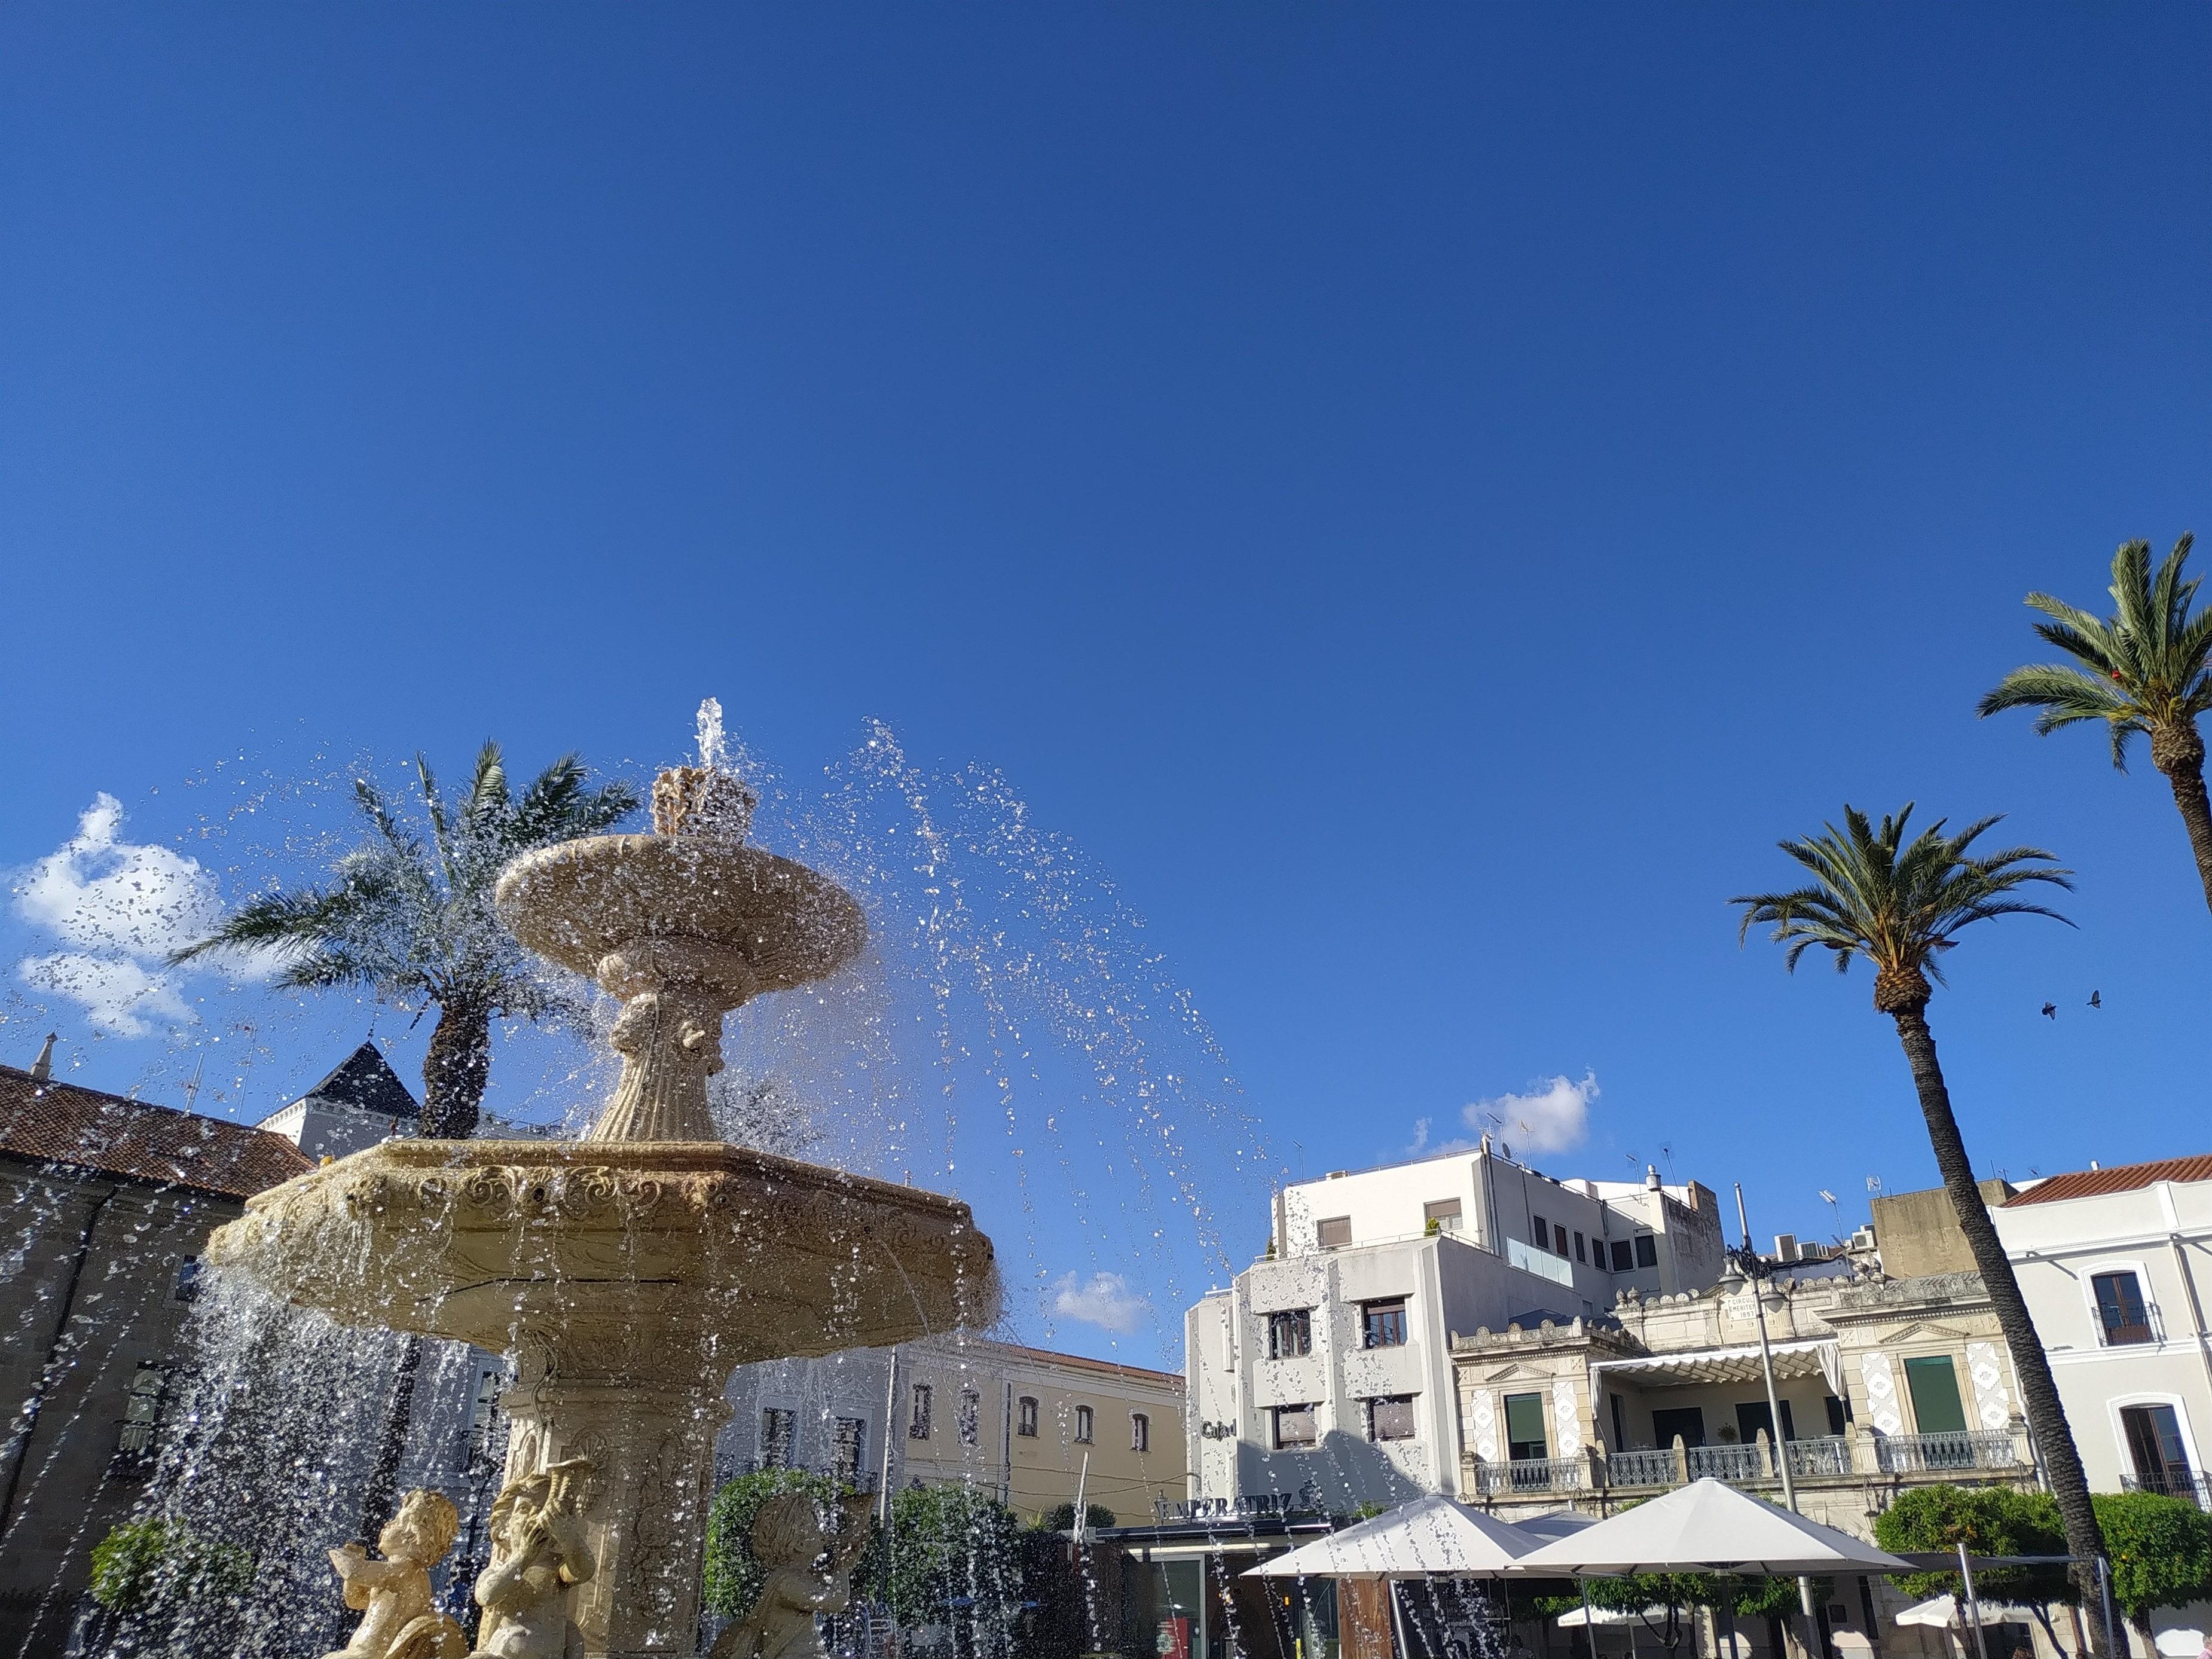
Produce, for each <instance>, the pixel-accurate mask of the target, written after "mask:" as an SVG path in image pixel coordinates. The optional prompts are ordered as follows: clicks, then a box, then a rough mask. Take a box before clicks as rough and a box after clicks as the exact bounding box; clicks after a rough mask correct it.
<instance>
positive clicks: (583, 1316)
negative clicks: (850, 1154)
mask: <svg viewBox="0 0 2212 1659" xmlns="http://www.w3.org/2000/svg"><path fill="white" fill-rule="evenodd" d="M208 1254H209V1259H210V1261H213V1262H216V1263H220V1264H223V1265H230V1266H236V1267H242V1268H244V1269H246V1271H248V1272H250V1273H252V1275H253V1276H254V1277H255V1278H256V1279H258V1280H259V1281H260V1282H261V1283H262V1284H263V1285H266V1286H267V1287H268V1288H270V1290H271V1291H275V1292H276V1294H278V1295H280V1296H283V1297H284V1298H285V1299H286V1300H288V1301H290V1302H293V1303H295V1304H301V1305H303V1306H307V1307H313V1308H319V1309H321V1310H325V1311H326V1312H328V1313H330V1314H331V1315H332V1316H334V1317H336V1318H337V1319H338V1320H339V1321H340V1322H343V1323H348V1324H368V1325H381V1326H385V1327H387V1328H392V1329H396V1330H401V1331H408V1332H412V1333H416V1334H421V1335H426V1336H439V1337H447V1338H451V1339H454V1340H462V1341H467V1342H473V1343H476V1344H477V1346H482V1347H486V1348H490V1349H493V1350H495V1351H514V1350H518V1349H520V1350H527V1349H530V1348H532V1347H538V1348H547V1347H550V1348H557V1349H560V1350H562V1352H566V1353H568V1355H570V1356H571V1358H572V1361H574V1362H576V1363H580V1364H581V1366H582V1368H583V1369H585V1370H590V1371H592V1372H595V1373H599V1374H601V1375H622V1374H643V1373H646V1372H649V1371H653V1370H657V1369H659V1368H662V1367H663V1366H665V1364H667V1363H668V1362H669V1361H671V1360H672V1359H675V1358H677V1357H678V1355H680V1354H683V1353H696V1352H707V1353H710V1354H711V1355H712V1356H713V1357H714V1362H715V1363H716V1364H719V1365H720V1366H721V1367H724V1368H726V1367H727V1366H728V1365H730V1364H738V1363H743V1362H745V1361H748V1360H755V1359H765V1358H778V1357H781V1356H784V1355H809V1354H821V1353H829V1352H836V1351H837V1350H839V1349H842V1348H849V1347H875V1346H887V1345H889V1344H891V1343H895V1342H902V1341H907V1340H911V1339H913V1338H915V1337H919V1336H922V1335H926V1334H930V1333H932V1332H939V1331H945V1330H948V1329H950V1328H953V1327H954V1326H956V1325H966V1326H969V1327H975V1326H981V1325H987V1324H989V1323H990V1322H992V1321H993V1320H994V1318H995V1317H996V1316H997V1313H998V1309H999V1296H1000V1287H999V1282H998V1278H997V1274H996V1271H995V1268H994V1261H993V1254H992V1249H991V1243H990V1241H989V1239H988V1238H987V1237H985V1236H984V1235H983V1234H981V1233H980V1232H978V1231H976V1229H975V1222H974V1219H973V1218H972V1217H971V1215H970V1214H969V1208H968V1206H966V1205H965V1204H963V1203H961V1202H959V1201H958V1200H953V1199H949V1198H945V1197H941V1196H939V1195H938V1194H933V1193H927V1192H921V1191H918V1190H916V1189H915V1188H910V1187H902V1186H896V1185H893V1184H891V1183H890V1182H881V1181H873V1180H869V1179H867V1178H866V1177H863V1176H852V1175H847V1174H844V1173H842V1171H838V1170H828V1169H823V1168H821V1167H819V1166H817V1165H814V1164H801V1163H797V1162H794V1161H793V1160H791V1159H788V1158H776V1157H774V1156H771V1155H769V1154H768V1153H764V1152H753V1151H750V1150H748V1149H746V1148H743V1147H738V1146H727V1145H723V1144H720V1143H716V1142H653V1141H638V1142H628V1143H622V1142H607V1141H592V1142H575V1141H540V1140H504V1141H501V1140H466V1141H440V1140H389V1141H386V1142H385V1143H384V1144H382V1145H381V1146H374V1147H371V1148H370V1149H368V1151H366V1152H356V1153H355V1154H354V1155H353V1156H352V1157H350V1158H343V1159H341V1160H339V1161H338V1162H337V1163H335V1164H330V1165H327V1166H326V1167H325V1168H323V1169H320V1170H314V1171H312V1172H311V1173H309V1174H307V1175H304V1176H297V1177H295V1179H293V1180H291V1181H289V1182H285V1183H284V1184H283V1186H280V1187H275V1188H270V1190H269V1191H267V1192H265V1193H263V1194H259V1195H258V1197H255V1198H253V1199H252V1200H248V1202H247V1205H246V1213H245V1215H243V1216H242V1217H240V1218H239V1219H238V1220H235V1221H233V1222H230V1223H228V1225H225V1226H222V1227H221V1228H218V1229H217V1230H216V1232H215V1234H214V1236H213V1237H212V1238H211V1239H210V1242H209V1249H208ZM645 1349H653V1350H659V1352H639V1351H640V1350H645Z"/></svg>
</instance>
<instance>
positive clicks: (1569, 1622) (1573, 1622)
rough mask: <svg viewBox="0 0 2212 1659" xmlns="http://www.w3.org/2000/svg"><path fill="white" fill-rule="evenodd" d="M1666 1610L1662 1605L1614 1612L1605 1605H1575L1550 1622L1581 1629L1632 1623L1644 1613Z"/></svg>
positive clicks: (1566, 1627)
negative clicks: (1639, 1610) (1629, 1611)
mask: <svg viewBox="0 0 2212 1659" xmlns="http://www.w3.org/2000/svg"><path fill="white" fill-rule="evenodd" d="M1666 1611H1667V1610H1666V1608H1664V1607H1646V1608H1645V1609H1644V1613H1614V1612H1613V1611H1612V1610H1611V1609H1609V1608H1607V1607H1577V1608H1575V1609H1574V1610H1573V1611H1572V1612H1571V1613H1561V1614H1560V1615H1559V1617H1558V1618H1557V1619H1554V1620H1552V1622H1553V1624H1555V1625H1557V1626H1559V1628H1560V1629H1561V1630H1583V1629H1584V1628H1586V1627H1588V1626H1591V1625H1601V1626H1602V1625H1632V1624H1635V1623H1636V1622H1637V1621H1638V1620H1639V1619H1642V1618H1644V1616H1645V1614H1651V1615H1655V1616H1656V1615H1658V1614H1662V1613H1665V1612H1666Z"/></svg>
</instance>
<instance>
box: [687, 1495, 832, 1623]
mask: <svg viewBox="0 0 2212 1659" xmlns="http://www.w3.org/2000/svg"><path fill="white" fill-rule="evenodd" d="M851 1490H853V1489H852V1488H851V1487H850V1486H841V1485H840V1483H839V1482H837V1481H836V1480H832V1479H831V1478H830V1477H829V1476H828V1475H826V1474H812V1473H811V1472H810V1471H808V1470H805V1469H763V1470H761V1471H760V1472H759V1473H757V1474H741V1475H738V1477H737V1478H736V1479H735V1480H727V1481H725V1482H724V1483H723V1484H722V1487H721V1489H720V1491H719V1492H716V1493H715V1494H714V1502H713V1503H712V1504H709V1505H708V1509H707V1577H706V1601H707V1606H708V1608H710V1609H711V1610H712V1611H714V1612H715V1613H720V1614H721V1615H722V1616H723V1617H724V1618H726V1619H742V1618H744V1616H745V1615H746V1614H747V1613H750V1612H751V1611H752V1610H753V1604H754V1603H755V1602H756V1601H759V1600H760V1595H761V1590H762V1589H763V1586H764V1585H765V1584H766V1583H767V1582H768V1574H767V1572H766V1571H765V1570H764V1569H763V1567H762V1566H761V1564H760V1562H759V1561H758V1560H757V1559H756V1558H755V1556H754V1555H753V1521H754V1518H755V1517H756V1516H758V1515H759V1514H760V1511H761V1505H762V1504H765V1503H767V1502H768V1500H769V1498H773V1497H775V1495H776V1494H777V1493H778V1492H805V1494H806V1495H807V1496H808V1497H809V1498H812V1499H813V1500H814V1504H815V1507H816V1509H817V1510H818V1511H819V1512H820V1514H821V1517H822V1526H823V1531H824V1532H825V1533H826V1532H827V1531H829V1528H832V1527H834V1526H836V1523H837V1521H836V1502H837V1499H838V1498H839V1497H840V1496H841V1495H842V1493H844V1492H850V1491H851Z"/></svg>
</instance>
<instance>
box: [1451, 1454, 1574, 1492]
mask: <svg viewBox="0 0 2212 1659" xmlns="http://www.w3.org/2000/svg"><path fill="white" fill-rule="evenodd" d="M1474 1489H1475V1491H1476V1492H1479V1493H1480V1494H1481V1495H1482V1496H1483V1497H1485V1498H1512V1497H1517V1496H1521V1495H1523V1494H1528V1495H1534V1494H1539V1493H1543V1492H1584V1491H1587V1490H1588V1489H1589V1459H1588V1458H1583V1457H1516V1458H1515V1459H1514V1460H1513V1461H1512V1462H1510V1463H1477V1464H1476V1465H1475V1466H1474Z"/></svg>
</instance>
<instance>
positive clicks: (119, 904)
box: [15, 790, 222, 1037]
mask: <svg viewBox="0 0 2212 1659" xmlns="http://www.w3.org/2000/svg"><path fill="white" fill-rule="evenodd" d="M122 828H123V804H122V803H121V802H120V801H118V800H117V799H115V797H114V796H112V795H111V794H108V793H106V791H104V790H103V791H102V792H101V793H99V794H98V795H95V796H94V798H93V803H92V805H90V806H89V807H88V808H87V809H86V810H85V811H84V813H83V814H82V816H81V817H79V818H78V819H77V827H76V835H74V836H71V837H70V839H69V840H67V841H65V842H63V843H62V844H61V845H60V846H59V847H58V848H55V849H54V851H52V852H51V853H49V854H46V857H44V858H42V859H40V860H39V861H38V862H37V863H36V864H33V866H30V868H29V869H27V870H26V871H23V872H20V874H19V875H18V877H17V879H16V881H15V910H16V913H17V914H18V915H21V917H22V918H23V919H24V920H25V921H27V922H30V923H31V924H32V925H33V926H34V927H38V928H40V929H41V930H43V931H45V932H46V933H52V934H53V935H54V936H55V937H56V938H58V939H59V940H60V941H61V942H62V943H63V944H64V945H70V946H72V947H74V948H72V949H70V950H65V951H54V952H52V953H50V954H47V955H44V956H33V957H25V958H24V959H23V960H22V961H21V962H20V963H17V964H16V972H17V973H18V974H20V975H21V977H22V978H23V980H24V981H25V982H26V983H27V984H30V985H33V986H35V987H38V988H40V990H44V991H48V992H52V993H54V994H58V995H61V996H65V997H68V998H70V1000H72V1001H75V1002H78V1003H81V1004H82V1005H83V1006H84V1010H85V1016H86V1018H88V1019H89V1020H90V1021H91V1022H92V1024H94V1025H96V1026H98V1027H100V1029H102V1030H108V1031H112V1032H114V1033H115V1034H116V1035H117V1036H128V1037H137V1036H145V1035H146V1034H147V1033H148V1032H149V1030H152V1029H153V1027H154V1025H155V1024H166V1025H184V1024H191V1020H192V1018H193V1016H192V1012H191V1009H190V1008H189V1007H187V1006H185V1002H184V1000H183V999H182V998H181V997H179V995H178V994H177V990H176V986H177V981H178V978H179V975H177V973H176V971H175V970H174V969H171V968H169V967H168V966H167V957H168V953H169V952H170V951H173V950H176V949H177V948H178V947H179V946H180V945H189V944H190V943H191V941H193V940H194V939H202V938H204V937H205V936H206V935H207V934H208V933H210V932H211V931H213V929H214V927H215V925H216V922H217V921H220V920H221V919H222V891H221V890H220V888H219V887H218V886H217V885H216V879H215V878H214V877H213V876H212V875H210V874H209V873H208V872H206V871H205V870H203V869H202V868H201V867H200V866H199V865H198V864H197V862H196V861H195V860H191V859H188V858H186V857H185V855H184V854H181V853H179V852H175V851H173V850H172V849H171V848H167V847H155V846H147V845H142V844H140V843H137V842H128V841H125V840H123V839H122V838H121V830H122Z"/></svg>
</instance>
